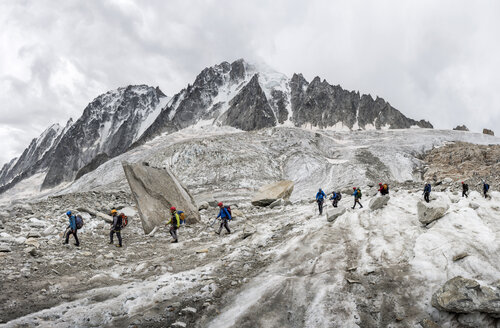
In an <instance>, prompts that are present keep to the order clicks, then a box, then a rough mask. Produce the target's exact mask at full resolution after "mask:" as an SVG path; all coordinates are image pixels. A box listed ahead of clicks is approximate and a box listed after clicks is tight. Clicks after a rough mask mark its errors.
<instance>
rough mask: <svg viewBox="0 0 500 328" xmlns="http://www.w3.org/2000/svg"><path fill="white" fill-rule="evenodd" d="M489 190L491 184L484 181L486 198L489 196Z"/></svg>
mask: <svg viewBox="0 0 500 328" xmlns="http://www.w3.org/2000/svg"><path fill="white" fill-rule="evenodd" d="M488 190H490V185H489V184H487V183H486V181H483V194H484V198H488Z"/></svg>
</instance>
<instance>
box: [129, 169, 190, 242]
mask: <svg viewBox="0 0 500 328" xmlns="http://www.w3.org/2000/svg"><path fill="white" fill-rule="evenodd" d="M122 165H123V170H124V171H125V176H126V177H127V181H128V183H129V185H130V190H131V191H132V196H133V198H134V200H135V202H136V204H137V208H138V210H139V216H140V218H141V221H142V227H143V229H144V233H145V234H148V233H150V232H151V231H152V230H153V229H154V228H155V227H156V226H159V225H162V224H165V223H166V222H167V221H168V220H169V218H170V207H172V206H175V207H176V208H177V209H179V210H182V211H184V213H186V222H188V223H195V222H198V221H199V220H200V214H199V213H198V209H197V207H196V204H195V202H194V199H193V197H192V196H191V194H190V193H189V191H188V190H187V189H186V188H185V187H184V186H183V185H182V183H181V182H180V181H179V180H178V179H177V178H176V177H175V176H174V175H173V173H172V172H170V170H168V169H158V168H153V167H150V166H146V165H143V164H127V163H122Z"/></svg>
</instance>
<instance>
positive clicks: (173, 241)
mask: <svg viewBox="0 0 500 328" xmlns="http://www.w3.org/2000/svg"><path fill="white" fill-rule="evenodd" d="M170 243H172V244H173V243H178V241H177V240H172V241H171V242H170Z"/></svg>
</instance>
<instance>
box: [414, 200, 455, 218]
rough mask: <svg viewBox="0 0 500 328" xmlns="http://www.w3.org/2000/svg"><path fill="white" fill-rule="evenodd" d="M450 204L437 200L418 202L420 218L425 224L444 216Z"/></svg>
mask: <svg viewBox="0 0 500 328" xmlns="http://www.w3.org/2000/svg"><path fill="white" fill-rule="evenodd" d="M449 207H450V206H449V205H448V204H446V203H445V202H444V201H440V200H436V201H434V202H430V203H424V202H418V204H417V212H418V220H419V221H420V222H421V223H423V224H429V223H431V222H432V221H435V220H437V219H440V218H442V217H443V216H444V215H445V213H446V211H447V210H448V208H449Z"/></svg>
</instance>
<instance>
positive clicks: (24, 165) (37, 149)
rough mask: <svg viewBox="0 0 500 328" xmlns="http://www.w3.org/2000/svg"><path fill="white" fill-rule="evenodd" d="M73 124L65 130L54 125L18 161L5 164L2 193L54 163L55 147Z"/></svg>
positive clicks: (0, 175) (0, 174)
mask: <svg viewBox="0 0 500 328" xmlns="http://www.w3.org/2000/svg"><path fill="white" fill-rule="evenodd" d="M72 124H73V120H71V119H70V120H69V121H68V123H67V124H66V127H64V128H63V127H61V126H59V125H58V124H54V125H52V126H51V127H49V128H48V129H47V130H45V131H44V132H43V133H42V134H41V135H40V136H39V137H38V138H35V139H33V140H32V141H31V144H30V145H29V146H28V148H26V150H25V151H24V152H23V154H22V155H21V156H20V157H19V158H18V159H17V158H14V159H13V160H11V161H10V162H9V163H8V164H5V165H4V166H3V168H2V169H1V170H0V193H1V192H3V191H4V190H7V189H8V188H10V187H11V186H13V185H14V184H16V183H17V182H19V181H21V180H22V179H25V178H28V177H30V176H32V175H33V174H35V173H37V172H39V171H41V170H44V169H46V168H47V166H48V165H49V164H50V162H51V161H52V158H53V153H54V149H55V147H57V145H58V144H59V142H60V141H61V138H62V137H63V136H64V134H65V133H66V132H67V131H68V129H69V128H70V127H71V126H72Z"/></svg>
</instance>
